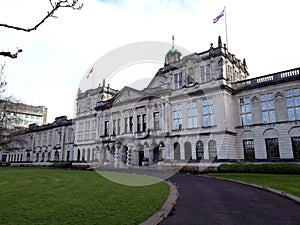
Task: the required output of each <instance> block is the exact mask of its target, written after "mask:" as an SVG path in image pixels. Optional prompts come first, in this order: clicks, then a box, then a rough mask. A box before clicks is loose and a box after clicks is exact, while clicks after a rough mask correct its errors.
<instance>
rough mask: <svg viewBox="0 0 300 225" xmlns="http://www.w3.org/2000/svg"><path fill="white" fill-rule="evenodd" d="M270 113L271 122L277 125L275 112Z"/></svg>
mask: <svg viewBox="0 0 300 225" xmlns="http://www.w3.org/2000/svg"><path fill="white" fill-rule="evenodd" d="M269 113H270V122H271V123H275V111H274V110H272V111H270V112H269Z"/></svg>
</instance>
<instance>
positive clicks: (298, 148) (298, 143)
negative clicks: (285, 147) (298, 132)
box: [292, 136, 300, 159]
mask: <svg viewBox="0 0 300 225" xmlns="http://www.w3.org/2000/svg"><path fill="white" fill-rule="evenodd" d="M292 148H293V155H294V159H300V136H299V137H292Z"/></svg>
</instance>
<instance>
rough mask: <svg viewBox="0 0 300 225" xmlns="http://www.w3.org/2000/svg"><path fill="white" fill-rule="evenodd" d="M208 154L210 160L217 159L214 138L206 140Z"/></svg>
mask: <svg viewBox="0 0 300 225" xmlns="http://www.w3.org/2000/svg"><path fill="white" fill-rule="evenodd" d="M208 154H209V159H210V160H215V159H217V143H216V141H215V140H210V141H209V142H208Z"/></svg>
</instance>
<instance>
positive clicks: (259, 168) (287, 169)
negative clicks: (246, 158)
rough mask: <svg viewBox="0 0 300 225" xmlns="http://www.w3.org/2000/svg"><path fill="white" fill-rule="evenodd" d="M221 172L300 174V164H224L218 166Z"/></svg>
mask: <svg viewBox="0 0 300 225" xmlns="http://www.w3.org/2000/svg"><path fill="white" fill-rule="evenodd" d="M218 172H221V173H267V174H300V164H294V163H269V164H222V165H220V166H219V167H218Z"/></svg>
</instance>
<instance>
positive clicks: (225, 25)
mask: <svg viewBox="0 0 300 225" xmlns="http://www.w3.org/2000/svg"><path fill="white" fill-rule="evenodd" d="M224 12H225V34H226V46H227V49H228V35H227V16H226V14H227V11H226V7H225V6H224Z"/></svg>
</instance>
